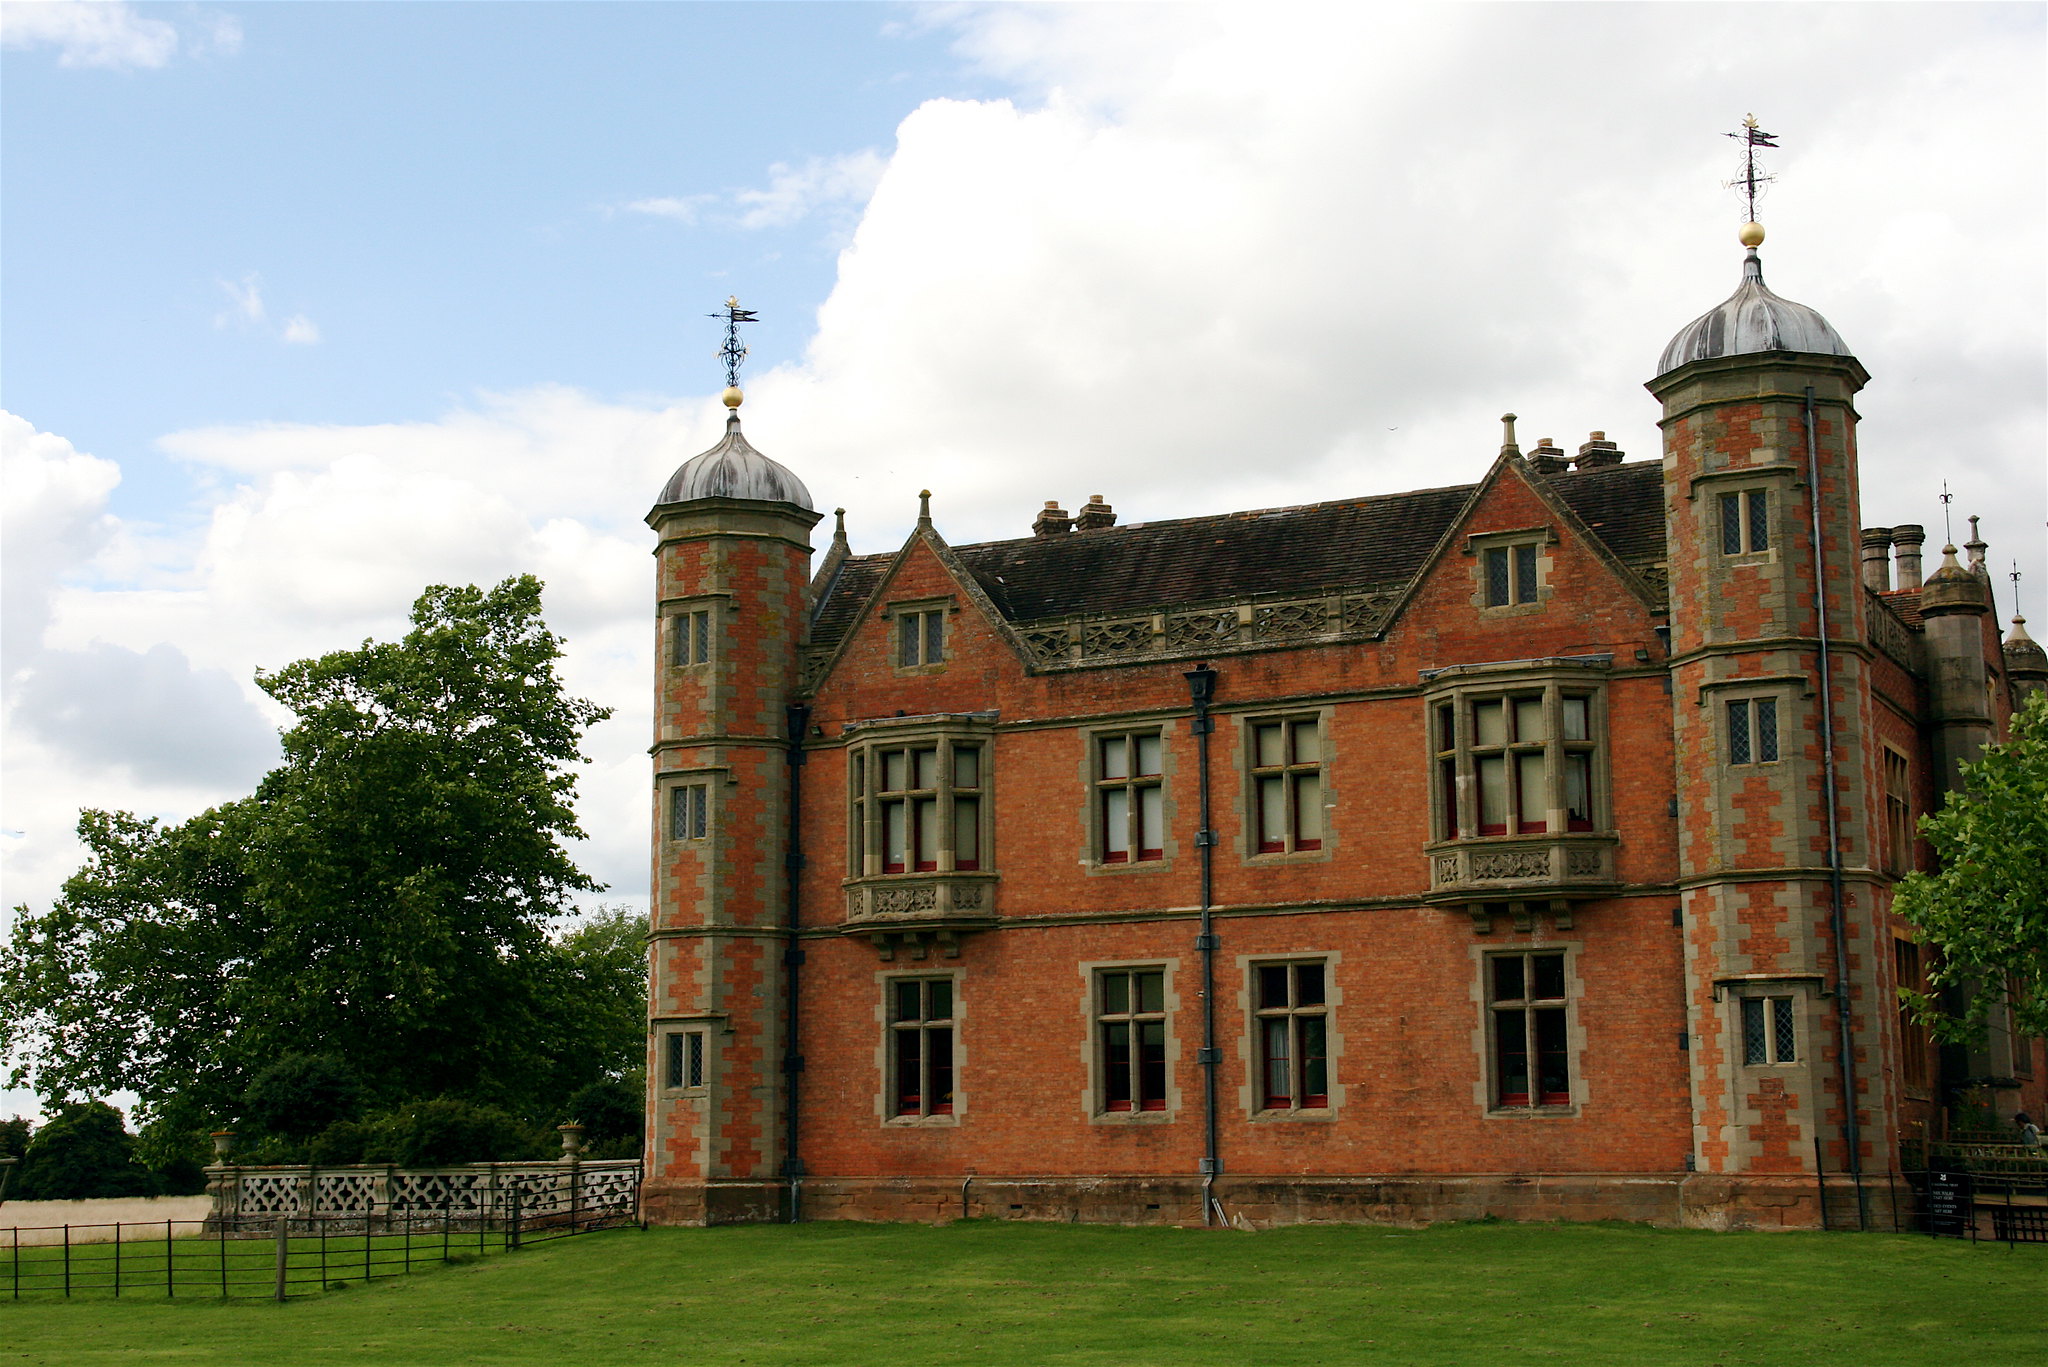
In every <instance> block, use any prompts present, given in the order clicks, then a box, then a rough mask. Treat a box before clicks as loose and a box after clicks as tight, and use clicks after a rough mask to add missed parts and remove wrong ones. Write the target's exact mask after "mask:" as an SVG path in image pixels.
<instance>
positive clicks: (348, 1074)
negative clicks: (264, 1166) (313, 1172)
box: [242, 1054, 363, 1139]
mask: <svg viewBox="0 0 2048 1367" xmlns="http://www.w3.org/2000/svg"><path fill="white" fill-rule="evenodd" d="M362 1109H363V1084H362V1082H361V1081H360V1080H359V1079H358V1078H357V1077H356V1072H355V1069H353V1068H351V1067H349V1066H348V1064H346V1063H344V1062H342V1061H341V1060H340V1059H338V1058H333V1057H330V1056H329V1055H326V1054H286V1055H285V1056H284V1057H283V1058H281V1059H279V1060H277V1062H275V1063H273V1064H271V1065H270V1066H269V1067H267V1068H265V1069H263V1070H262V1071H261V1072H259V1073H257V1074H256V1076H255V1077H254V1078H251V1079H250V1081H249V1090H248V1091H246V1092H244V1093H243V1094H242V1115H243V1117H244V1119H245V1120H247V1121H248V1122H250V1123H252V1124H254V1125H255V1126H256V1127H257V1128H258V1129H261V1130H263V1131H265V1132H267V1133H269V1134H276V1135H283V1136H285V1137H287V1138H290V1139H309V1138H311V1137H312V1136H314V1135H316V1134H318V1133H320V1131H322V1130H324V1129H326V1128H327V1127H328V1126H330V1125H333V1124H337V1123H339V1122H341V1121H344V1120H354V1119H355V1118H356V1117H357V1116H358V1115H360V1114H361V1113H362Z"/></svg>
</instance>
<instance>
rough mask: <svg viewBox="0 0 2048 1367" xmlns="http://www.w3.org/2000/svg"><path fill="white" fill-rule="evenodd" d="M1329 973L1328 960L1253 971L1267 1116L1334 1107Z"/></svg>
mask: <svg viewBox="0 0 2048 1367" xmlns="http://www.w3.org/2000/svg"><path fill="white" fill-rule="evenodd" d="M1329 972H1330V966H1329V962H1328V961H1327V960H1324V959H1307V960H1302V959H1295V960H1287V961H1283V962H1278V963H1262V964H1254V965H1252V970H1251V973H1252V983H1251V986H1252V1002H1253V1018H1254V1021H1255V1026H1254V1028H1255V1029H1256V1031H1257V1049H1256V1052H1257V1055H1258V1066H1259V1075H1258V1078H1257V1080H1256V1085H1257V1087H1258V1096H1259V1101H1260V1107H1259V1108H1260V1109H1261V1110H1266V1111H1308V1110H1325V1109H1328V1107H1329V1104H1330V1020H1329V1018H1330V1005H1329Z"/></svg>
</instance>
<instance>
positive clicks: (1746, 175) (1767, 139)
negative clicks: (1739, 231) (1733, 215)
mask: <svg viewBox="0 0 2048 1367" xmlns="http://www.w3.org/2000/svg"><path fill="white" fill-rule="evenodd" d="M1724 136H1727V137H1731V138H1734V139H1735V140H1736V141H1737V142H1740V143H1741V144H1742V174H1741V175H1739V176H1737V177H1736V178H1735V179H1733V180H1731V181H1728V182H1727V186H1728V188H1729V189H1731V190H1740V191H1741V192H1742V197H1743V200H1744V202H1746V203H1747V204H1748V206H1749V222H1751V223H1754V222H1756V202H1757V200H1758V198H1759V197H1761V196H1762V194H1763V192H1764V187H1765V186H1766V185H1769V184H1770V183H1771V182H1772V181H1774V180H1776V179H1777V177H1776V176H1774V175H1771V174H1770V173H1769V172H1766V171H1761V170H1758V169H1757V164H1756V149H1757V148H1759V147H1771V148H1775V147H1776V146H1777V145H1778V135H1777V134H1776V133H1766V132H1764V130H1763V129H1761V128H1758V127H1757V126H1756V115H1754V114H1745V115H1744V116H1743V119H1742V127H1740V128H1738V129H1736V130H1735V131H1734V132H1733V133H1728V134H1725V135H1724Z"/></svg>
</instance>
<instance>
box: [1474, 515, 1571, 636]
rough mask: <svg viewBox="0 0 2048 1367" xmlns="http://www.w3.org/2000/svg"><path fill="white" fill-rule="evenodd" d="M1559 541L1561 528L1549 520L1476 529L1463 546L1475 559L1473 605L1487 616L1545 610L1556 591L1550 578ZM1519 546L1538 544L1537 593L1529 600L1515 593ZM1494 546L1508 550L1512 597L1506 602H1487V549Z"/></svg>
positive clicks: (1502, 615)
mask: <svg viewBox="0 0 2048 1367" xmlns="http://www.w3.org/2000/svg"><path fill="white" fill-rule="evenodd" d="M1558 541H1559V537H1558V534H1557V529H1556V528H1554V527H1552V526H1551V525H1550V524H1549V523H1539V524H1537V525H1535V526H1531V527H1513V528H1508V529H1506V530H1503V531H1497V532H1473V533H1471V534H1470V535H1468V536H1466V538H1465V543H1464V545H1462V546H1461V547H1459V554H1461V555H1466V556H1470V557H1471V559H1472V568H1471V571H1470V573H1471V576H1472V606H1473V607H1474V608H1475V609H1476V610H1477V611H1478V612H1479V613H1480V614H1481V615H1482V616H1484V617H1522V616H1527V615H1529V614H1531V613H1537V612H1541V611H1542V610H1543V605H1544V604H1545V603H1547V602H1549V601H1550V595H1551V594H1552V592H1554V590H1553V589H1552V587H1551V582H1550V581H1551V576H1552V574H1553V573H1554V572H1555V571H1556V568H1557V562H1556V558H1555V557H1554V556H1553V555H1552V554H1551V553H1550V548H1551V547H1552V546H1555V545H1557V544H1558ZM1517 546H1534V547H1536V596H1535V597H1534V598H1533V599H1530V600H1528V601H1522V600H1520V599H1518V598H1516V597H1515V582H1514V578H1515V569H1514V548H1515V547H1517ZM1490 550H1505V551H1507V552H1508V557H1509V558H1508V601H1507V602H1505V603H1489V602H1487V595H1486V552H1488V551H1490Z"/></svg>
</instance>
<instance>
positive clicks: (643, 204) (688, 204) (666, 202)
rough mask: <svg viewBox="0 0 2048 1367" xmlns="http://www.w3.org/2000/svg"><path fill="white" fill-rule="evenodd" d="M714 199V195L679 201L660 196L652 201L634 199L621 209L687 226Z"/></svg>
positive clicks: (691, 197)
mask: <svg viewBox="0 0 2048 1367" xmlns="http://www.w3.org/2000/svg"><path fill="white" fill-rule="evenodd" d="M715 198H716V196H714V195H692V196H690V197H689V198H688V199H679V198H677V197H676V196H674V195H662V196H659V197H657V198H654V199H636V200H634V201H633V202H632V203H630V204H627V205H624V206H623V208H624V209H625V212H627V213H629V214H646V215H648V216H649V217H651V218H667V219H673V220H674V221H675V222H677V223H682V224H686V225H687V224H694V223H695V222H696V221H697V213H698V210H699V208H700V207H701V206H702V205H704V204H706V203H708V202H710V201H711V200H713V199H715Z"/></svg>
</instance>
